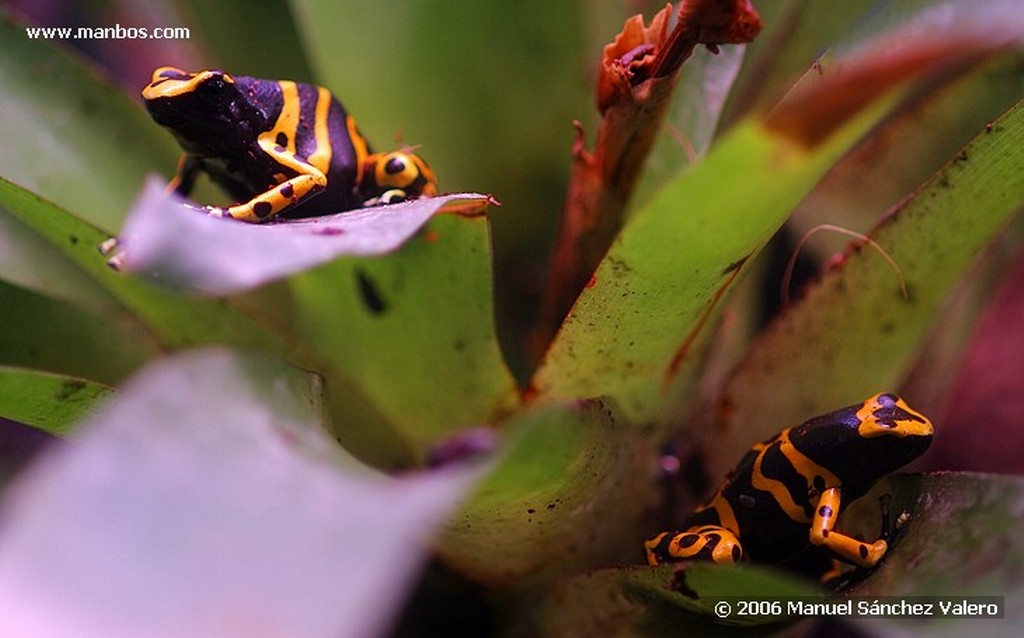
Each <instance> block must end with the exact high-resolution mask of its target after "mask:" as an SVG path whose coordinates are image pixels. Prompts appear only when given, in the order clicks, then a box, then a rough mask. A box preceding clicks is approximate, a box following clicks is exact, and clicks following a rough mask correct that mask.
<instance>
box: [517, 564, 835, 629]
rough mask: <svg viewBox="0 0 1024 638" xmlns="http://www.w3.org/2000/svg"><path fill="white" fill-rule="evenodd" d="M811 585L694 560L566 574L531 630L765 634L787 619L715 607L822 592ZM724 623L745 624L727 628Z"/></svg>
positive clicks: (752, 568)
mask: <svg viewBox="0 0 1024 638" xmlns="http://www.w3.org/2000/svg"><path fill="white" fill-rule="evenodd" d="M821 594H822V591H821V589H820V588H819V587H817V586H816V585H815V584H814V583H811V582H809V581H804V580H802V579H797V578H794V577H793V576H789V575H787V574H783V573H779V572H776V571H774V570H770V569H765V568H763V567H758V566H747V565H744V566H737V567H720V566H715V565H709V564H702V563H692V564H690V565H689V566H687V567H686V568H685V569H682V568H677V567H676V566H671V565H670V566H665V567H658V568H651V567H647V566H634V567H626V568H618V569H604V570H599V571H595V572H590V573H588V574H583V575H580V576H573V577H569V578H566V579H564V580H563V581H561V582H559V583H557V584H556V586H555V587H553V588H552V589H551V590H550V592H549V594H548V596H547V597H546V598H545V600H544V602H543V604H542V605H540V607H539V608H538V609H537V610H536V612H535V616H536V618H534V619H531V620H532V621H533V622H534V624H535V625H536V627H534V628H532V629H533V635H542V636H552V637H554V636H569V635H580V636H583V635H602V636H637V637H640V636H644V637H646V636H679V635H687V636H722V635H737V636H738V635H744V636H751V635H752V636H768V635H773V634H775V633H777V632H778V631H779V629H780V623H782V622H787V621H789V622H792V621H793V620H794V619H793V618H789V617H784V616H781V615H780V616H776V617H753V618H750V617H747V618H739V617H738V616H735V615H733V616H730V617H727V618H725V619H724V620H723V619H719V618H718V617H717V616H716V615H715V611H714V610H715V605H716V604H717V603H719V602H721V601H723V600H724V601H726V602H730V604H732V605H733V610H735V602H736V600H742V599H747V600H758V599H767V598H769V597H778V598H786V597H791V598H805V597H812V596H814V597H817V596H820V595H821ZM724 625H734V626H735V625H739V626H742V632H741V633H737V632H739V629H735V631H733V632H728V629H729V628H728V627H726V626H724Z"/></svg>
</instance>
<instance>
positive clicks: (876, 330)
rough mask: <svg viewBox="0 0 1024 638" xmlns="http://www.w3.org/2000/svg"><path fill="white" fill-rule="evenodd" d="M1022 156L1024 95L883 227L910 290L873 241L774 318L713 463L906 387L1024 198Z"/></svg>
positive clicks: (748, 366) (735, 392)
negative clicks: (944, 307) (968, 275)
mask: <svg viewBox="0 0 1024 638" xmlns="http://www.w3.org/2000/svg"><path fill="white" fill-rule="evenodd" d="M1022 165H1024V104H1018V105H1017V106H1015V107H1014V108H1013V109H1011V110H1010V111H1009V112H1007V113H1006V114H1005V115H1004V116H1003V117H1001V118H999V119H998V120H996V121H995V122H993V123H992V126H991V129H988V130H986V131H984V132H982V133H981V134H979V136H978V137H977V138H976V139H975V140H974V141H973V142H972V143H971V144H969V145H968V146H967V147H965V148H964V149H963V150H962V151H961V152H960V153H959V154H958V155H957V156H956V157H955V158H954V159H953V160H952V161H951V162H950V163H949V164H948V165H947V166H946V167H945V168H943V169H942V170H941V171H939V173H937V174H936V175H935V176H933V177H932V179H930V180H929V181H928V182H927V183H926V184H925V185H923V186H922V187H921V188H920V189H919V190H918V191H917V192H916V193H915V195H914V196H913V197H912V198H910V199H908V200H906V201H905V202H904V204H903V205H902V206H900V207H899V208H898V209H897V210H896V211H894V214H893V215H892V216H891V217H889V218H888V219H887V221H886V223H885V224H884V225H883V226H882V227H880V228H879V229H878V231H877V232H876V233H875V234H874V235H873V237H874V239H875V241H877V242H878V243H879V244H880V245H882V246H884V247H885V249H886V250H887V251H888V252H889V253H890V254H891V256H892V258H893V259H894V260H895V262H896V263H897V264H898V265H899V268H900V271H901V273H902V277H903V279H904V280H905V281H906V284H907V287H908V289H909V295H910V296H909V298H908V299H904V298H903V297H902V296H901V294H900V280H899V277H900V276H899V275H898V274H897V273H895V272H894V271H893V270H892V268H891V267H890V266H889V264H887V263H886V261H885V260H883V259H882V258H881V257H880V256H879V255H878V254H877V253H876V252H875V251H872V250H866V249H861V250H859V251H857V252H855V253H854V254H852V255H850V256H849V257H848V258H847V259H846V260H845V261H844V263H843V264H842V266H841V267H839V268H834V269H833V270H831V271H829V272H828V273H826V274H825V276H824V277H823V278H822V279H821V281H820V282H818V283H817V284H816V285H814V286H813V287H812V288H811V289H809V290H808V292H807V294H806V295H805V296H804V297H803V298H802V299H801V300H800V301H799V302H798V303H796V304H794V305H793V306H792V307H790V309H789V310H788V311H787V312H785V313H784V314H783V315H782V316H781V317H780V318H779V319H778V320H777V321H775V322H774V323H773V324H772V325H771V326H769V328H768V329H767V330H766V331H765V332H764V333H762V335H761V336H760V337H759V338H758V340H757V341H756V342H755V344H754V346H753V347H752V349H751V350H750V352H749V354H748V356H747V358H746V360H745V361H743V362H742V364H741V366H740V367H739V369H738V370H737V372H736V374H735V375H734V377H733V378H732V379H731V380H730V381H729V383H728V385H727V386H726V389H725V394H724V401H725V402H727V403H728V404H729V406H730V409H729V410H728V411H727V414H725V415H724V416H723V419H722V420H721V421H720V422H718V423H716V434H715V435H714V436H715V440H716V445H715V446H714V449H713V450H711V458H712V459H713V461H712V467H713V468H714V469H715V470H716V471H724V469H725V468H727V467H731V464H732V462H733V461H734V458H733V457H735V456H736V455H737V454H739V452H740V451H741V450H743V449H746V448H747V447H748V446H749V444H750V442H751V441H756V440H760V439H762V438H764V436H766V435H768V434H771V433H772V432H775V431H777V430H779V429H781V428H783V427H789V426H791V425H796V424H798V423H800V422H801V421H803V420H804V419H806V418H809V417H810V416H813V415H815V414H820V413H823V412H827V411H828V410H831V409H835V408H836V407H837V406H841V405H847V404H850V403H853V402H855V401H858V400H860V399H863V398H864V397H866V396H869V395H871V394H873V393H875V392H877V391H879V390H884V389H895V388H898V387H899V385H900V382H901V380H902V379H903V376H904V374H905V373H906V372H907V370H908V369H909V367H910V366H911V365H912V364H913V360H914V357H915V356H916V354H917V352H918V350H919V348H920V345H921V343H922V340H923V338H924V336H925V334H926V332H927V330H928V329H929V327H930V326H931V325H932V324H933V323H934V322H935V321H936V320H937V319H938V315H937V312H938V310H939V308H940V307H941V304H942V302H943V300H944V299H946V296H947V294H948V292H949V290H950V289H951V287H952V286H953V284H954V283H955V282H956V280H957V279H958V277H960V276H961V275H962V274H963V273H964V271H965V269H966V268H967V267H968V266H969V265H970V264H971V263H972V260H973V259H974V258H975V256H976V255H978V253H979V251H981V250H982V249H983V247H984V246H985V245H986V243H987V242H988V241H989V240H990V239H991V238H992V236H993V235H994V234H995V233H996V232H997V231H998V230H999V229H1000V228H1002V227H1003V226H1004V225H1005V224H1006V223H1007V221H1008V219H1009V218H1010V216H1011V215H1013V214H1014V213H1016V212H1017V211H1018V210H1020V208H1021V206H1022V205H1024V173H1022V172H1021V170H1020V167H1021V166H1022ZM810 379H813V380H814V382H813V383H808V380H810ZM908 399H909V401H910V402H911V404H913V401H914V398H913V397H908ZM940 427H941V426H940Z"/></svg>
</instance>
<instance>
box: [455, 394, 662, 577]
mask: <svg viewBox="0 0 1024 638" xmlns="http://www.w3.org/2000/svg"><path fill="white" fill-rule="evenodd" d="M507 431H508V433H509V435H508V436H509V440H508V441H507V443H506V446H507V447H506V450H505V453H504V454H503V456H502V457H500V458H499V459H498V461H497V467H496V468H495V469H494V470H492V472H491V473H490V474H489V475H488V476H487V477H486V478H485V479H484V480H483V481H481V482H480V484H479V485H478V486H477V488H476V490H475V492H473V494H472V496H471V497H470V499H469V500H468V501H467V503H466V504H465V505H464V506H463V507H462V509H461V511H460V512H459V513H457V514H456V515H454V516H453V517H452V519H451V522H450V523H449V524H448V525H447V527H446V528H445V533H444V535H443V537H442V538H441V540H440V553H441V557H442V559H443V560H444V561H445V563H447V564H448V565H449V566H451V567H454V568H455V569H457V570H458V571H459V572H460V573H462V574H463V575H464V576H467V577H469V578H470V579H472V580H474V581H477V582H481V583H486V584H489V585H492V586H507V585H511V584H515V583H519V584H522V583H523V582H536V581H537V580H543V579H547V578H550V577H552V576H554V575H556V574H558V573H560V572H564V571H565V570H568V569H571V568H576V569H579V568H581V567H583V568H585V567H592V566H594V565H598V564H609V563H610V562H622V561H626V562H630V561H635V560H639V559H641V557H642V551H641V539H640V538H639V537H638V536H637V533H636V530H637V529H638V522H639V520H640V517H641V516H642V514H643V513H644V512H645V511H647V508H649V507H650V505H651V500H652V498H653V496H654V494H653V490H652V487H653V484H654V480H655V473H656V467H655V463H654V458H655V456H654V454H653V451H652V450H651V449H650V447H649V445H648V444H646V443H645V442H644V441H643V440H642V438H641V437H640V436H638V435H637V434H636V433H635V431H633V430H632V429H630V428H628V427H626V426H625V425H624V424H623V423H622V422H621V421H620V420H619V418H618V417H617V415H616V414H615V413H614V411H613V410H612V409H611V408H610V407H609V406H608V405H606V404H604V403H602V402H599V401H588V402H581V403H578V404H576V405H571V406H549V407H546V408H539V409H536V410H531V411H527V412H524V413H520V414H519V415H518V416H516V417H515V418H513V419H512V421H511V422H510V423H509V424H508V426H507Z"/></svg>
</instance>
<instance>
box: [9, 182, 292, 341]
mask: <svg viewBox="0 0 1024 638" xmlns="http://www.w3.org/2000/svg"><path fill="white" fill-rule="evenodd" d="M0 206H3V207H4V208H5V209H6V210H7V211H8V212H9V213H10V214H12V215H14V216H15V217H16V218H17V219H18V220H19V221H20V222H21V223H22V224H24V225H25V226H26V227H28V228H30V229H32V231H33V232H35V233H36V234H38V235H39V236H40V237H42V238H43V239H44V240H45V241H46V242H48V243H49V244H50V245H52V246H54V247H55V248H56V249H57V250H58V251H59V252H60V253H61V254H62V255H64V256H65V257H67V258H68V259H69V260H70V261H71V262H72V263H73V264H74V265H76V266H77V267H78V268H80V269H81V270H82V271H83V272H85V273H86V274H87V275H89V276H90V277H91V278H93V279H95V280H96V281H97V282H99V283H100V284H101V285H102V286H103V287H104V288H105V289H106V290H107V291H108V292H109V293H110V295H112V296H113V297H114V298H115V299H116V300H117V301H118V303H119V304H120V305H121V306H122V307H123V308H124V309H125V310H126V311H127V312H126V313H124V314H125V315H127V318H128V319H132V318H137V320H138V321H139V322H141V323H142V324H143V325H144V326H145V327H146V328H147V329H148V330H149V331H150V332H151V333H152V336H153V337H154V339H156V340H157V341H158V342H159V343H160V344H161V345H162V346H164V347H167V348H175V347H185V346H191V345H197V344H210V343H218V344H219V343H226V344H234V345H244V346H249V347H254V346H259V347H264V348H266V349H269V350H271V351H276V352H287V351H288V350H287V349H286V348H285V346H284V344H283V343H282V342H281V341H280V340H279V339H278V337H277V336H276V335H274V334H272V333H270V332H267V331H265V330H264V329H262V328H261V327H259V326H257V325H256V324H254V323H253V322H252V321H251V320H250V319H249V318H248V317H246V316H244V315H242V314H241V313H240V312H239V311H238V310H236V309H235V308H233V307H232V306H231V305H229V304H225V303H221V302H220V301H218V300H210V299H192V298H185V297H180V296H176V295H174V294H171V293H169V292H167V291H166V290H163V289H161V288H158V287H156V286H153V285H152V284H149V283H146V282H143V281H140V280H138V279H136V278H134V277H129V276H127V275H124V274H122V273H117V272H114V271H113V270H111V269H110V267H108V266H107V264H106V258H105V257H104V256H103V255H101V254H100V252H99V248H100V245H101V244H102V243H103V242H104V241H105V240H106V239H108V236H107V234H106V233H104V232H102V231H101V230H99V229H98V228H96V227H95V226H93V225H91V224H89V223H87V222H85V221H82V220H81V219H79V218H78V217H77V216H75V215H73V214H72V213H69V212H68V211H66V210H64V209H61V208H60V207H58V206H55V205H54V204H52V203H51V202H49V201H46V200H45V199H43V198H42V197H40V196H39V195H35V194H33V193H30V192H28V191H26V190H24V189H23V188H20V187H19V186H17V185H15V184H12V183H11V182H8V181H6V180H3V179H0ZM122 318H125V317H122Z"/></svg>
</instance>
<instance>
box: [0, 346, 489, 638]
mask: <svg viewBox="0 0 1024 638" xmlns="http://www.w3.org/2000/svg"><path fill="white" fill-rule="evenodd" d="M318 404H319V398H318V384H317V383H316V380H315V379H314V378H312V377H311V376H310V375H308V374H303V373H299V372H296V371H295V370H294V369H291V368H288V367H285V366H282V365H281V364H278V363H275V362H272V361H270V360H267V359H264V358H260V357H255V356H241V355H236V354H233V353H231V352H228V351H222V350H214V351H205V352H199V353H192V354H189V355H187V356H180V357H177V358H174V359H171V360H169V361H165V362H163V363H160V364H157V365H155V366H153V367H151V368H148V369H147V370H146V371H144V372H143V373H141V374H140V375H139V376H138V377H136V378H135V379H134V380H133V381H132V382H130V383H129V384H127V385H126V386H125V387H124V389H123V393H122V394H121V396H120V397H118V398H117V399H115V400H114V401H112V402H111V403H110V404H108V406H107V407H106V408H105V409H104V410H102V411H101V412H100V413H98V414H97V415H96V416H94V417H92V418H91V419H89V421H88V422H87V423H85V424H83V425H82V428H81V430H80V432H79V433H78V434H77V435H76V436H74V437H72V438H70V439H69V441H68V442H67V443H66V444H65V445H63V446H60V447H59V448H58V449H56V450H54V451H53V452H52V455H51V456H49V457H48V458H44V459H43V462H42V463H40V464H38V465H36V466H34V467H33V468H32V470H31V471H29V472H28V473H27V474H25V475H23V476H22V477H21V479H20V480H19V481H18V482H17V485H15V486H14V487H13V489H12V490H11V491H9V492H8V493H7V495H6V496H7V498H6V499H5V500H4V502H3V510H2V512H3V519H4V522H5V524H4V527H3V530H2V531H0V607H3V609H4V610H5V613H4V614H2V615H0V633H2V634H4V635H52V636H58V635H75V636H115V635H122V636H182V635H189V636H251V635H260V636H311V637H315V636H342V635H345V636H368V635H379V634H381V633H383V632H384V631H385V630H386V629H387V627H389V625H390V622H391V619H392V618H393V616H394V614H395V613H396V612H397V610H398V608H399V606H400V605H401V604H402V601H403V600H404V599H405V597H406V595H407V593H408V591H409V588H410V586H411V585H412V583H413V581H414V579H415V577H416V575H417V574H418V572H419V571H420V569H421V567H422V565H423V564H424V562H425V561H426V558H427V553H426V549H425V545H423V544H422V543H423V542H424V541H425V540H426V539H427V538H428V537H429V536H430V533H431V531H432V530H433V529H434V528H435V526H436V525H437V524H438V523H440V521H441V520H442V519H443V518H444V516H445V515H446V514H447V512H448V511H449V510H450V509H451V508H452V507H453V505H454V504H455V503H456V502H457V500H458V499H459V498H460V496H461V494H462V493H463V492H464V491H465V489H466V488H467V487H468V486H469V485H470V482H471V480H472V479H473V478H474V476H475V474H476V472H475V471H467V469H466V468H452V469H448V470H445V471H435V472H432V473H429V474H424V475H417V476H408V477H406V478H403V479H400V480H399V479H391V478H387V477H383V476H381V475H377V474H375V473H372V472H370V471H368V470H366V469H365V468H363V467H361V466H358V464H356V463H355V461H353V460H352V459H351V458H350V457H348V456H346V455H344V454H343V453H342V452H341V450H340V449H339V448H338V447H337V446H336V444H335V443H334V442H333V441H332V440H330V439H328V438H327V437H325V436H324V435H323V433H322V430H321V429H320V427H319V423H318Z"/></svg>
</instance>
